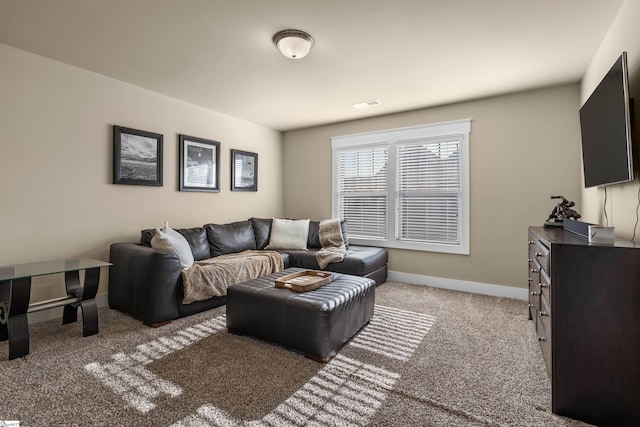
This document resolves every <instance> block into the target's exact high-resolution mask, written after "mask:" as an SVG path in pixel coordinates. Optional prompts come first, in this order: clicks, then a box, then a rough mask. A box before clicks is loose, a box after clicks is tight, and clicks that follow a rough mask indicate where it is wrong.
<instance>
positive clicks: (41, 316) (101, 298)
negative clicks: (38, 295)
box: [27, 294, 109, 325]
mask: <svg viewBox="0 0 640 427" xmlns="http://www.w3.org/2000/svg"><path fill="white" fill-rule="evenodd" d="M96 305H97V306H98V308H100V307H107V306H108V305H109V300H108V296H107V294H100V295H97V296H96ZM62 310H63V307H56V308H52V309H50V310H42V311H34V312H33V313H29V314H27V319H28V320H29V324H30V325H31V324H33V323H38V322H44V321H46V320H53V319H62Z"/></svg>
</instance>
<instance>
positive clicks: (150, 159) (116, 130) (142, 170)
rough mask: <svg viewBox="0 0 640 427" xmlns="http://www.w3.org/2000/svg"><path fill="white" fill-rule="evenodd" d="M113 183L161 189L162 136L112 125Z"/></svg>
mask: <svg viewBox="0 0 640 427" xmlns="http://www.w3.org/2000/svg"><path fill="white" fill-rule="evenodd" d="M113 183H114V184H132V185H155V186H160V187H161V186H162V135H161V134H159V133H153V132H145V131H143V130H137V129H130V128H125V127H122V126H115V125H114V126H113Z"/></svg>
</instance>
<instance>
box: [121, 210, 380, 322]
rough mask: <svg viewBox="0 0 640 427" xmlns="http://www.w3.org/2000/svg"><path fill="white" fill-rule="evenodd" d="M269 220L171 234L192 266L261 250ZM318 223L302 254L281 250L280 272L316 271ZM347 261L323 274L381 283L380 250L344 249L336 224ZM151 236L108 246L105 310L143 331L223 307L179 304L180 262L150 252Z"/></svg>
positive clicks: (220, 300)
mask: <svg viewBox="0 0 640 427" xmlns="http://www.w3.org/2000/svg"><path fill="white" fill-rule="evenodd" d="M271 221H272V220H271V219H270V218H269V219H266V218H250V219H249V220H247V221H239V222H233V223H229V224H206V225H204V226H202V227H195V228H185V229H176V231H178V232H179V233H180V234H182V235H183V236H184V237H185V238H186V239H187V242H189V246H190V247H191V251H192V253H193V255H194V258H195V260H196V261H198V260H203V259H207V258H211V257H215V256H219V255H223V254H229V253H236V252H242V251H245V250H248V249H259V250H260V249H264V248H265V247H266V246H267V244H268V243H269V236H270V233H271ZM318 228H319V222H317V221H310V223H309V235H308V239H307V248H308V250H306V251H304V250H281V251H279V252H280V253H281V254H282V257H283V261H284V266H285V268H288V267H301V268H307V269H314V270H319V269H320V267H319V265H318V263H317V261H316V257H315V254H316V252H317V251H318V250H319V249H320V247H321V246H320V240H319V238H318ZM342 230H343V237H344V240H345V244H346V245H347V255H346V256H345V258H344V260H343V261H342V262H337V263H331V264H329V265H328V266H327V267H326V268H325V270H326V271H332V272H336V273H345V274H350V275H355V276H362V277H368V278H371V279H373V280H375V282H376V284H380V283H383V282H384V281H385V280H386V279H387V261H388V254H387V251H386V249H384V248H377V247H368V246H354V245H349V244H348V243H349V241H348V235H347V232H346V223H345V222H344V221H343V222H342ZM154 234H155V230H152V229H147V230H142V233H141V238H140V243H130V242H128V243H113V244H112V245H111V249H110V253H109V261H110V262H111V263H112V264H113V266H111V269H110V272H109V294H108V297H109V307H111V308H112V309H116V310H120V311H123V312H125V313H128V314H130V315H132V316H133V317H135V318H136V319H138V320H141V321H142V322H144V323H145V324H147V325H154V326H156V325H161V324H163V323H167V322H170V321H171V320H174V319H178V318H180V317H184V316H188V315H191V314H195V313H199V312H201V311H204V310H209V309H211V308H215V307H218V306H221V305H223V304H224V303H225V302H226V297H213V298H210V299H208V300H206V301H196V302H193V303H191V304H182V296H183V295H182V276H181V274H180V261H179V259H178V257H177V256H176V255H175V254H173V253H170V252H165V251H160V250H157V249H153V248H152V247H151V243H150V242H151V239H152V237H153V236H154Z"/></svg>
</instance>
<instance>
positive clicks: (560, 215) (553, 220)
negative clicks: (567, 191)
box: [545, 196, 582, 225]
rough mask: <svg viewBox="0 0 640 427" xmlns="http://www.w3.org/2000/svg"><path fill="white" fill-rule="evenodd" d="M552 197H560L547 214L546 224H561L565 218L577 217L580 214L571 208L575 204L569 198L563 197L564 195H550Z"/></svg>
mask: <svg viewBox="0 0 640 427" xmlns="http://www.w3.org/2000/svg"><path fill="white" fill-rule="evenodd" d="M551 198H552V199H562V201H561V202H559V203H558V204H557V205H556V206H554V208H553V210H552V211H551V213H550V214H549V218H547V222H546V223H545V224H547V225H561V224H562V223H563V221H564V220H565V219H578V218H580V217H581V216H582V215H580V214H579V213H578V212H576V211H575V210H573V209H571V208H572V207H574V206H575V205H576V204H575V203H574V202H572V201H570V200H567V199H565V197H564V196H551Z"/></svg>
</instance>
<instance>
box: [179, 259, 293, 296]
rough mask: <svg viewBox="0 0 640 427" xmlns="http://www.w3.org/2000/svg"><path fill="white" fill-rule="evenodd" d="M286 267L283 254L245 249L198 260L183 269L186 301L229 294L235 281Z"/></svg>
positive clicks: (242, 280) (249, 278)
mask: <svg viewBox="0 0 640 427" xmlns="http://www.w3.org/2000/svg"><path fill="white" fill-rule="evenodd" d="M283 268H284V263H283V261H282V255H280V254H279V253H278V252H275V251H252V250H248V251H244V252H239V253H236V254H228V255H220V256H217V257H215V258H209V259H205V260H202V261H196V262H195V263H194V264H193V266H192V267H191V268H189V269H184V270H182V283H183V287H184V297H183V299H182V303H183V304H191V303H192V302H194V301H202V300H206V299H209V298H211V297H213V296H223V295H226V294H227V288H228V287H229V286H231V285H233V284H235V283H240V282H244V281H246V280H251V279H255V278H257V277H261V276H264V275H267V274H271V273H275V272H277V271H280V270H282V269H283Z"/></svg>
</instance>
